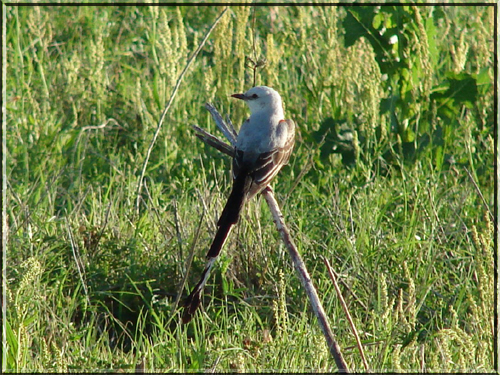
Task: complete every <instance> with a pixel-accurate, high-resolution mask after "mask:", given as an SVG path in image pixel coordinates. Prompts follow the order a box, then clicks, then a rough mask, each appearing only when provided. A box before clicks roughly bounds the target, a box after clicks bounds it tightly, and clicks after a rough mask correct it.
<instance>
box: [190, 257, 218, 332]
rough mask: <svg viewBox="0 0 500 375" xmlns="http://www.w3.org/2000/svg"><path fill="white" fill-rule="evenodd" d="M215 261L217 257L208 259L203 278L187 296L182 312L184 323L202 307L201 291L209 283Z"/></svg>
mask: <svg viewBox="0 0 500 375" xmlns="http://www.w3.org/2000/svg"><path fill="white" fill-rule="evenodd" d="M214 263H215V258H210V259H208V262H207V265H206V266H205V270H204V271H203V274H202V276H201V280H200V281H199V282H198V284H196V286H195V287H194V288H193V291H192V292H191V294H190V295H189V296H188V298H186V301H185V302H184V313H183V314H182V323H184V324H186V323H189V322H190V321H191V319H193V316H194V314H195V313H196V310H198V307H200V304H201V293H202V292H203V289H204V288H205V284H206V283H207V280H208V277H209V276H210V271H211V270H212V267H213V265H214Z"/></svg>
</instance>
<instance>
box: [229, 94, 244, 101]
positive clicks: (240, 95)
mask: <svg viewBox="0 0 500 375" xmlns="http://www.w3.org/2000/svg"><path fill="white" fill-rule="evenodd" d="M231 96H232V97H233V98H236V99H241V100H247V97H246V96H245V94H233V95H231Z"/></svg>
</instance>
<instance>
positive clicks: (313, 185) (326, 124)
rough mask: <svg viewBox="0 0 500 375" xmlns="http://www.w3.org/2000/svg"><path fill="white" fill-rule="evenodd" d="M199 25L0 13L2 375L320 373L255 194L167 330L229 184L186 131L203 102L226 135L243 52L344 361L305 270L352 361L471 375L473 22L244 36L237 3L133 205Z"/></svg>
mask: <svg viewBox="0 0 500 375" xmlns="http://www.w3.org/2000/svg"><path fill="white" fill-rule="evenodd" d="M222 9H223V8H222V7H189V8H188V7H179V8H174V7H132V6H131V7H115V6H109V7H94V6H87V7H47V6H41V7H14V6H6V7H5V8H4V11H5V17H6V38H5V44H6V52H7V55H6V61H7V74H6V86H4V87H6V94H5V95H6V96H5V97H4V106H5V107H6V109H7V114H6V120H7V121H6V124H5V127H4V134H5V139H6V149H5V150H4V157H5V162H6V166H7V168H6V169H7V176H6V177H7V178H6V183H7V189H6V192H5V200H4V215H5V222H6V225H4V236H6V237H5V240H4V248H5V252H4V255H5V256H6V269H4V276H5V277H4V279H3V280H4V296H5V302H6V306H7V308H6V310H5V311H4V313H5V315H4V320H3V322H4V343H3V345H4V346H3V361H2V363H3V370H4V371H8V372H21V371H23V372H24V371H81V370H97V369H102V370H113V371H131V372H133V371H134V370H135V369H136V366H144V368H145V369H146V370H147V371H179V372H184V371H203V370H209V369H213V370H215V371H271V370H273V371H308V372H309V371H320V372H327V371H335V370H336V366H335V362H334V361H333V359H332V358H331V357H330V355H329V353H328V350H327V347H326V344H325V342H324V339H323V336H322V335H321V331H320V329H319V327H318V324H317V321H316V318H315V317H314V315H313V314H312V312H311V310H310V308H309V306H308V301H307V299H306V296H305V294H304V292H303V290H302V287H301V285H300V283H299V281H298V278H297V276H296V274H295V271H294V269H293V267H292V265H291V262H290V260H289V258H288V254H287V252H286V249H285V248H284V246H283V245H282V243H281V241H280V237H279V235H278V233H277V232H276V230H275V227H274V224H273V222H272V219H271V215H270V213H269V211H268V209H267V207H266V205H265V202H264V201H263V200H262V199H255V202H252V203H250V204H249V205H248V207H247V209H246V210H245V213H244V215H243V217H242V219H241V220H240V223H239V224H238V226H237V228H236V229H235V230H234V231H233V233H232V234H231V237H230V239H229V241H228V242H227V244H226V246H225V248H224V250H223V253H222V255H221V257H220V259H219V261H218V263H217V266H216V269H215V270H214V272H213V275H212V277H211V279H210V281H209V284H208V287H207V289H206V291H205V296H204V308H203V312H202V313H199V314H198V315H197V316H196V317H195V319H194V320H193V322H192V323H190V324H188V325H181V324H180V321H179V314H178V312H177V311H173V308H174V301H175V297H176V295H177V293H178V287H179V283H180V281H181V279H182V277H183V276H184V275H185V273H186V272H187V271H188V270H187V269H186V260H187V259H188V257H189V254H190V250H191V248H192V247H193V246H194V251H195V258H194V261H193V264H192V267H191V269H190V270H189V277H188V285H187V286H186V288H185V290H183V291H182V293H183V295H184V296H186V295H187V293H188V291H190V290H191V288H192V287H193V285H194V284H195V283H196V281H197V278H198V277H199V274H200V272H201V271H202V269H203V267H204V257H205V253H206V251H207V247H208V246H209V243H210V241H211V239H212V236H213V235H214V232H215V223H216V220H217V218H218V214H219V213H220V212H221V210H222V208H223V205H224V203H225V198H226V197H227V195H228V193H229V189H230V183H231V181H230V174H229V169H230V161H229V160H228V158H227V157H225V156H223V155H221V154H219V153H218V152H217V151H216V150H214V149H212V148H210V147H208V146H206V145H204V144H203V143H202V142H200V141H199V140H198V139H197V138H196V137H195V136H194V134H193V131H192V130H191V128H190V125H192V124H197V125H199V126H201V127H204V128H206V129H207V130H208V131H210V132H212V133H213V134H218V135H220V133H219V132H218V130H216V127H215V124H214V122H213V120H212V119H211V117H210V115H209V113H208V111H206V110H205V109H204V108H203V105H204V104H205V103H206V102H212V103H213V104H214V105H215V106H216V107H217V109H218V110H219V111H220V112H221V113H223V114H225V113H228V114H230V115H231V119H232V121H233V123H234V124H236V125H238V124H240V123H241V122H242V121H243V119H244V118H245V116H247V115H248V111H247V108H245V107H244V106H243V105H242V104H241V103H238V102H236V101H234V100H232V99H231V98H230V94H232V93H235V92H241V91H243V90H245V89H247V88H249V87H251V86H252V84H253V82H252V71H251V70H249V69H248V68H246V67H245V56H249V57H252V58H257V59H258V58H260V57H264V58H266V60H267V65H266V66H265V67H263V68H262V69H259V70H258V72H257V84H265V85H268V86H272V87H274V88H275V89H276V90H278V91H279V92H280V93H281V95H282V97H283V99H284V102H285V107H286V108H285V110H286V114H287V117H289V118H293V119H294V120H295V122H296V123H297V125H298V135H297V143H296V148H295V150H294V154H293V155H292V158H291V160H290V165H289V166H287V167H285V168H284V169H283V171H282V172H281V173H280V176H279V177H278V178H277V181H276V182H275V183H274V186H275V191H276V194H277V198H278V201H279V202H280V204H281V207H282V210H283V213H284V215H285V220H286V222H287V223H288V225H289V227H290V229H291V232H292V234H293V236H294V240H295V242H296V244H297V246H298V248H299V251H300V252H301V254H302V256H303V258H304V260H305V262H306V264H307V267H308V270H309V272H310V274H311V276H312V278H313V281H314V284H315V286H316V287H317V289H318V294H319V296H320V298H321V299H322V301H323V304H324V307H325V310H326V312H327V314H328V316H329V318H330V322H331V324H332V329H333V331H334V333H335V335H336V338H337V340H338V342H339V345H340V347H341V349H342V351H343V354H344V357H345V359H346V361H347V363H348V366H349V368H350V369H351V370H356V371H364V367H363V364H362V362H361V357H360V355H359V352H358V351H357V349H356V346H355V340H354V336H353V335H352V333H351V332H350V328H349V324H348V322H347V320H346V317H345V314H344V312H343V310H342V307H341V306H340V304H339V301H338V298H337V296H336V293H335V290H334V288H333V285H332V284H331V282H330V280H329V278H328V272H327V270H326V268H325V266H324V265H323V262H322V260H321V256H325V257H326V258H328V259H329V260H330V262H331V264H332V266H333V267H334V269H335V271H336V272H337V273H338V274H339V275H340V280H341V282H342V285H341V288H342V291H343V294H344V298H345V299H346V301H347V305H348V308H349V311H350V313H351V315H352V316H353V319H354V321H355V323H356V326H357V329H358V331H359V334H360V337H361V339H362V342H363V344H364V350H365V353H366V356H367V359H368V363H369V366H370V368H371V369H373V370H379V371H424V372H429V371H438V372H439V371H479V372H486V371H492V370H494V365H495V364H494V359H493V357H494V350H495V349H494V346H493V325H494V324H495V323H494V321H493V309H494V288H493V280H494V277H493V275H494V273H493V272H494V269H493V235H494V227H495V224H494V223H493V222H492V220H493V211H494V209H493V207H494V198H493V193H494V167H493V165H494V147H495V145H494V140H493V133H494V116H495V113H494V106H493V103H494V97H493V90H494V87H493V35H494V32H495V31H494V30H493V8H492V7H486V6H474V7H473V6H471V7H413V8H411V7H410V8H402V7H382V9H381V10H380V12H379V13H378V14H375V13H374V12H373V10H374V9H373V8H372V7H366V8H344V7H320V6H314V7H270V8H267V7H257V8H255V30H254V29H253V27H252V25H253V11H254V9H253V8H251V7H231V9H230V11H229V12H228V13H227V14H226V15H225V16H224V17H223V18H222V19H221V22H220V23H219V24H218V25H217V27H216V28H215V30H214V32H213V33H212V34H211V35H210V38H209V39H208V41H207V44H206V45H205V46H204V48H203V49H202V51H201V53H200V54H199V55H198V56H197V57H196V59H195V61H194V62H193V65H192V66H191V69H190V70H189V72H188V73H187V75H186V76H185V78H184V80H183V82H182V85H181V86H180V89H179V92H178V93H177V96H176V98H175V100H174V102H173V105H172V107H171V109H170V111H169V113H168V114H167V117H166V119H165V122H164V124H163V127H162V129H161V133H160V136H159V138H158V140H157V142H156V144H155V145H154V148H153V151H152V154H151V158H150V160H149V163H148V168H147V171H146V174H145V178H144V182H145V186H144V187H143V189H142V192H141V197H140V198H141V200H140V207H139V208H140V209H139V212H136V199H137V196H136V190H137V181H138V178H139V176H140V173H141V168H142V164H143V162H144V158H145V155H146V151H147V149H148V146H149V144H150V142H151V140H152V137H153V133H154V130H155V129H156V126H157V122H158V120H159V118H160V115H161V113H162V111H163V109H164V107H165V105H166V103H167V101H168V99H169V98H170V95H171V94H172V90H173V88H174V86H175V83H176V81H177V78H178V76H179V74H180V72H181V71H182V69H183V68H184V66H185V64H186V62H187V59H188V58H189V57H190V56H191V54H192V53H193V51H194V50H195V49H196V48H197V46H198V44H199V43H200V41H201V40H202V38H203V36H204V35H205V33H206V31H207V30H208V28H209V27H210V25H211V24H212V22H213V21H214V20H215V18H216V17H217V15H218V14H220V12H221V11H222ZM358 22H359V23H358ZM360 25H362V26H363V27H359V26H360ZM382 28H385V30H387V31H386V33H385V34H384V33H382V35H380V32H379V31H380V30H382ZM396 32H399V34H398V43H396V44H391V43H389V41H390V37H391V33H396ZM254 35H256V36H257V39H256V41H255V47H256V52H255V54H254V51H253V47H252V46H253V41H252V38H253V36H254ZM377 35H378V36H377ZM384 59H385V60H384ZM384 74H385V76H383V75H384ZM469 173H470V174H469ZM483 199H484V200H483ZM200 226H201V228H200ZM198 230H200V237H199V238H198V240H197V241H196V233H197V231H198ZM170 317H172V318H170Z"/></svg>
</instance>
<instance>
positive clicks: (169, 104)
mask: <svg viewBox="0 0 500 375" xmlns="http://www.w3.org/2000/svg"><path fill="white" fill-rule="evenodd" d="M228 9H229V8H227V7H226V8H225V9H224V10H223V11H222V13H221V14H220V15H219V17H217V19H216V20H215V21H214V23H213V24H212V26H211V27H210V29H209V30H208V31H207V33H206V34H205V37H204V38H203V40H202V41H201V43H200V44H199V46H198V48H197V49H196V51H194V53H193V55H192V56H191V58H190V59H189V60H188V62H187V64H186V66H185V67H184V70H183V71H182V72H181V74H180V75H179V78H178V79H177V82H176V84H175V87H174V90H173V91H172V95H171V96H170V99H169V101H168V103H167V106H166V107H165V110H164V111H163V113H162V114H161V117H160V121H159V122H158V126H157V127H156V131H155V134H154V135H153V139H152V140H151V143H150V144H149V148H148V151H147V153H146V158H145V159H144V164H143V166H142V171H141V175H140V176H139V181H138V182H137V191H136V196H137V198H136V202H135V208H136V213H137V214H138V213H139V202H140V194H141V187H142V181H143V179H144V174H145V173H146V167H147V165H148V162H149V157H150V156H151V151H152V150H153V146H154V145H155V143H156V139H157V138H158V135H159V134H160V130H161V127H162V125H163V121H164V120H165V117H166V115H167V113H168V111H169V109H170V107H171V106H172V103H173V101H174V98H175V96H176V95H177V91H178V90H179V86H180V85H181V82H182V79H183V78H184V75H185V74H186V72H187V71H188V69H189V67H190V66H191V64H192V63H193V61H194V59H195V58H196V56H198V54H199V53H200V51H201V49H202V48H203V46H204V45H205V43H206V42H207V40H208V37H209V36H210V34H211V33H212V31H213V30H214V29H215V26H216V25H217V24H218V23H219V21H220V19H221V18H222V17H223V16H224V14H226V12H227V10H228Z"/></svg>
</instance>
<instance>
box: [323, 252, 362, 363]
mask: <svg viewBox="0 0 500 375" xmlns="http://www.w3.org/2000/svg"><path fill="white" fill-rule="evenodd" d="M321 258H322V259H323V262H324V263H325V265H326V268H327V269H328V273H329V274H330V279H332V282H333V286H334V287H335V291H336V292H337V296H338V297H339V300H340V304H341V305H342V308H343V309H344V312H345V314H346V316H347V320H348V321H349V324H350V325H351V329H352V333H353V335H354V337H355V338H356V343H357V345H358V349H359V353H360V355H361V359H362V360H363V365H364V366H365V370H366V371H368V372H369V371H370V367H369V366H368V362H367V361H366V358H365V352H364V351H363V345H362V344H361V340H360V339H359V335H358V331H357V329H356V325H355V324H354V321H353V320H352V317H351V314H350V313H349V310H348V309H347V304H346V303H345V301H344V297H343V296H342V293H341V291H340V288H339V284H337V278H336V277H335V272H333V269H332V267H331V266H330V262H329V261H328V259H326V258H325V257H324V256H323V255H322V256H321Z"/></svg>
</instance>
